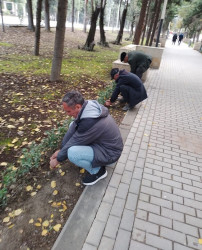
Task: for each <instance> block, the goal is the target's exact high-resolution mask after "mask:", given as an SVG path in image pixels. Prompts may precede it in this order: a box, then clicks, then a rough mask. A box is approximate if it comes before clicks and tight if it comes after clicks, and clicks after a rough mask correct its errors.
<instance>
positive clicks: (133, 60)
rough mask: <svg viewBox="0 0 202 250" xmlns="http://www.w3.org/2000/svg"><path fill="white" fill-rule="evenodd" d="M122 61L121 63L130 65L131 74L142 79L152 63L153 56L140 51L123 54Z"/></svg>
mask: <svg viewBox="0 0 202 250" xmlns="http://www.w3.org/2000/svg"><path fill="white" fill-rule="evenodd" d="M120 60H121V62H124V63H128V64H129V65H130V72H131V73H133V74H136V75H137V76H138V77H139V78H140V79H141V78H142V74H143V73H144V72H145V71H147V69H148V68H149V66H150V64H151V62H152V58H151V56H149V55H146V54H144V53H143V52H140V51H130V52H128V53H126V52H122V53H121V57H120Z"/></svg>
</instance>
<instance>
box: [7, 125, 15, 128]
mask: <svg viewBox="0 0 202 250" xmlns="http://www.w3.org/2000/svg"><path fill="white" fill-rule="evenodd" d="M7 128H15V126H13V125H8V126H7Z"/></svg>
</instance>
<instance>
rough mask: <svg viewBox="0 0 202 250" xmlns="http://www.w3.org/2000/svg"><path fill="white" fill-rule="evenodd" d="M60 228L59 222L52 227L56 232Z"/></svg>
mask: <svg viewBox="0 0 202 250" xmlns="http://www.w3.org/2000/svg"><path fill="white" fill-rule="evenodd" d="M60 228H61V224H57V225H55V226H54V227H53V229H54V230H55V231H56V232H58V231H59V230H60Z"/></svg>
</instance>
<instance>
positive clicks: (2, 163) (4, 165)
mask: <svg viewBox="0 0 202 250" xmlns="http://www.w3.org/2000/svg"><path fill="white" fill-rule="evenodd" d="M7 165H8V163H7V162H1V164H0V166H2V167H6V166H7Z"/></svg>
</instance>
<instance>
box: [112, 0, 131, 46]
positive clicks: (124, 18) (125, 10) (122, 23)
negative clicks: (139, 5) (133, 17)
mask: <svg viewBox="0 0 202 250" xmlns="http://www.w3.org/2000/svg"><path fill="white" fill-rule="evenodd" d="M127 10H128V0H126V2H125V5H124V9H123V13H122V17H121V20H120V29H119V32H118V35H117V37H116V40H115V42H114V44H117V45H118V44H120V43H121V40H122V37H123V29H124V26H125V21H126V15H127Z"/></svg>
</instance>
